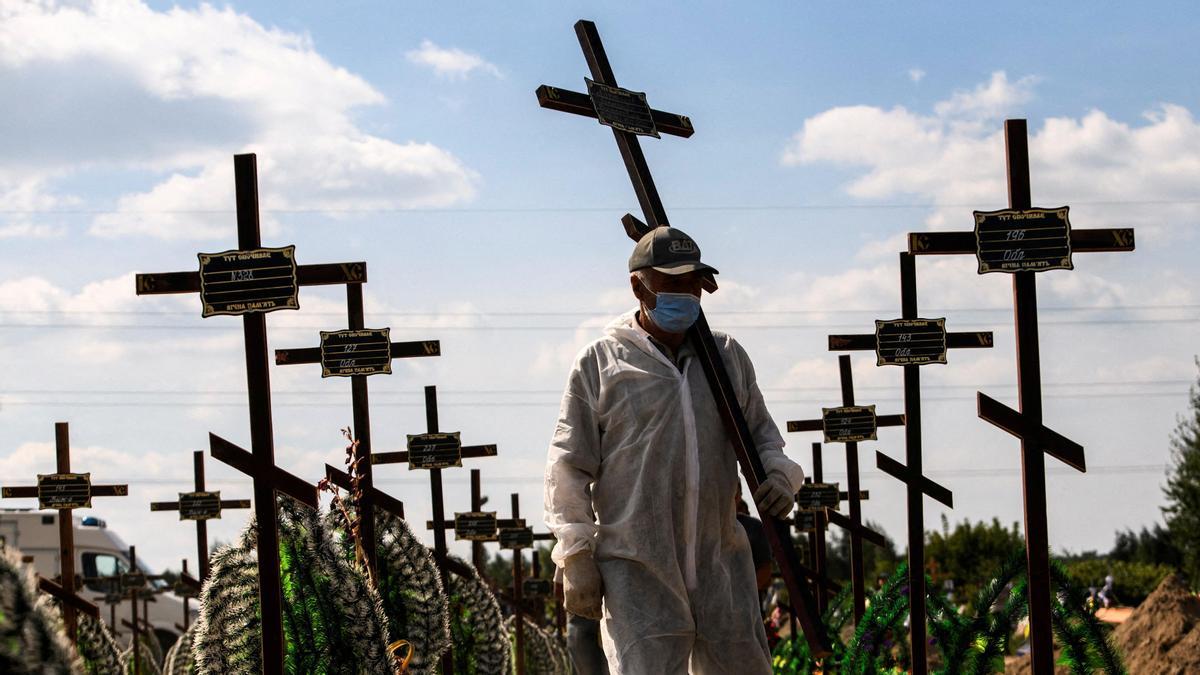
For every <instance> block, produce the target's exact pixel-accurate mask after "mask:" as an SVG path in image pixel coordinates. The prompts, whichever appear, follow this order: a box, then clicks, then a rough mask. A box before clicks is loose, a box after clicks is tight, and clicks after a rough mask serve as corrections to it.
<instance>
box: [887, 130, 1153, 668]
mask: <svg viewBox="0 0 1200 675" xmlns="http://www.w3.org/2000/svg"><path fill="white" fill-rule="evenodd" d="M1004 146H1005V158H1006V164H1007V170H1008V205H1009V209H1007V210H1006V211H1009V212H1013V213H1015V214H1031V216H1030V217H1029V218H1023V219H1021V220H1009V221H1000V220H997V221H995V222H996V223H1000V222H1007V223H1011V225H1010V226H1009V230H1008V231H1011V232H1014V233H1018V232H1022V231H1025V232H1031V230H1030V229H1028V228H1026V227H1025V225H1024V224H1023V222H1045V221H1037V218H1035V217H1034V216H1036V215H1037V214H1038V212H1039V211H1046V210H1045V209H1034V208H1033V204H1032V199H1031V197H1030V186H1029V139H1028V132H1027V125H1026V122H1025V120H1021V119H1013V120H1006V121H1005V122H1004ZM1049 211H1055V212H1058V211H1062V216H1061V219H1059V218H1058V217H1057V216H1055V218H1054V219H1050V218H1047V219H1045V220H1046V221H1048V220H1054V221H1055V224H1054V229H1053V230H1052V231H1051V230H1047V232H1052V234H1053V235H1054V236H1058V234H1059V230H1058V228H1059V227H1062V228H1063V229H1065V231H1066V241H1067V245H1068V246H1067V248H1068V249H1069V251H1068V254H1069V255H1073V254H1074V253H1091V252H1118V251H1132V250H1134V232H1133V230H1132V229H1129V228H1116V229H1112V228H1104V229H1089V230H1077V229H1072V228H1071V227H1070V225H1069V223H1067V213H1066V208H1065V207H1063V208H1061V209H1049ZM996 213H1004V211H1002V212H977V213H976V214H975V217H976V223H977V225H976V229H975V230H974V231H971V232H921V233H910V234H909V235H908V251H909V253H911V254H913V255H953V254H967V255H974V256H976V259H977V261H978V262H979V272H980V273H981V274H982V273H985V272H993V271H1002V272H1011V273H1012V276H1013V309H1014V312H1013V313H1014V324H1015V328H1016V338H1017V398H1018V399H1019V401H1020V405H1019V408H1020V410H1019V411H1017V410H1013V409H1012V408H1009V407H1008V406H1006V405H1004V404H1002V403H1000V402H999V401H996V400H995V399H993V398H991V397H989V396H987V395H985V394H984V393H983V392H978V394H977V398H978V405H979V416H980V417H981V418H983V419H984V420H986V421H988V422H990V423H992V424H994V425H996V426H998V427H1000V428H1001V429H1004V430H1005V431H1007V432H1009V433H1010V434H1012V435H1014V436H1016V437H1018V438H1020V439H1021V477H1022V492H1023V495H1024V502H1025V548H1026V555H1027V558H1026V566H1027V570H1028V577H1029V587H1028V592H1029V623H1030V644H1031V646H1032V656H1031V658H1032V665H1033V672H1034V673H1035V674H1036V675H1049V674H1050V673H1052V672H1053V671H1054V633H1053V627H1052V625H1051V618H1050V617H1051V601H1050V553H1049V550H1050V542H1049V534H1048V532H1047V528H1046V517H1047V515H1046V458H1045V455H1046V454H1048V455H1050V456H1052V457H1054V458H1056V459H1058V460H1059V461H1062V462H1063V463H1065V464H1067V465H1068V466H1071V467H1074V468H1075V469H1077V470H1078V471H1081V472H1082V471H1085V470H1086V464H1085V462H1084V454H1083V446H1081V445H1079V444H1078V443H1075V442H1074V441H1071V440H1070V439H1068V438H1066V437H1065V436H1062V435H1061V434H1059V433H1057V432H1055V431H1053V430H1051V429H1050V428H1048V427H1046V426H1045V425H1044V424H1043V423H1042V374H1041V356H1040V354H1039V347H1038V324H1037V278H1036V274H1037V273H1038V271H1044V270H1047V269H1053V268H1054V266H1052V265H1045V266H1041V267H1032V266H1029V265H1025V266H1017V267H1010V268H1005V266H1004V265H1003V263H1004V262H1005V261H1004V260H1001V261H1000V262H1001V265H1000V268H1001V269H998V270H993V269H992V266H993V262H994V260H993V259H991V258H990V257H989V256H990V255H991V253H990V252H988V251H984V250H983V247H982V245H981V239H980V237H981V235H980V232H981V228H980V225H979V218H980V216H983V217H984V220H985V221H987V220H988V218H989V217H991V216H992V215H994V214H996ZM1022 221H1023V222H1022ZM1059 221H1061V222H1059ZM1039 227H1040V225H1039ZM982 231H983V232H985V233H990V232H994V231H996V230H995V229H994V228H991V227H988V228H983V229H982ZM1001 231H1003V230H1001ZM1026 236H1027V237H1028V236H1030V235H1028V234H1027V235H1026ZM1039 236H1040V235H1039ZM1004 239H1005V240H1006V241H1007V240H1010V239H1011V240H1013V241H1022V239H1021V238H1020V235H1018V234H1013V235H1012V236H1011V237H1010V236H1009V235H1007V234H1006V235H1004ZM1051 243H1053V244H1055V245H1057V244H1059V242H1058V241H1057V240H1055V241H1053V242H1051ZM1008 250H1014V251H1015V250H1018V249H1016V248H1012V249H1008ZM1054 253H1058V249H1055V250H1054ZM1069 255H1068V264H1070V260H1069ZM1014 256H1015V254H1010V256H1009V257H1014ZM1001 257H1003V256H1001ZM1010 262H1011V261H1010ZM1060 262H1061V261H1060ZM1060 267H1062V268H1064V269H1066V268H1067V265H1060ZM985 268H986V269H985ZM1035 270H1038V271H1035Z"/></svg>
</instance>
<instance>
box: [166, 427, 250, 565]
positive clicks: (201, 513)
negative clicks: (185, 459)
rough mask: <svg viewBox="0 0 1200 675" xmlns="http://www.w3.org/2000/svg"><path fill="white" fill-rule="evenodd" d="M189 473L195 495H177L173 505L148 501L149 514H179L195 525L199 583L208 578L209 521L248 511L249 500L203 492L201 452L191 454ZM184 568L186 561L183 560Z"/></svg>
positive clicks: (188, 493)
mask: <svg viewBox="0 0 1200 675" xmlns="http://www.w3.org/2000/svg"><path fill="white" fill-rule="evenodd" d="M192 474H193V476H194V477H195V481H196V490H195V491H194V492H180V493H179V499H177V500H175V501H173V502H150V510H151V511H178V512H179V520H193V521H195V522H196V560H197V561H198V564H199V566H200V579H199V581H200V582H201V583H203V582H204V580H205V579H208V521H210V520H212V519H213V518H220V517H221V511H223V510H225V509H248V508H250V500H249V499H221V493H220V491H217V492H208V491H206V490H205V489H204V453H203V452H201V451H200V450H197V451H195V452H193V453H192ZM184 565H185V569H186V565H187V561H184Z"/></svg>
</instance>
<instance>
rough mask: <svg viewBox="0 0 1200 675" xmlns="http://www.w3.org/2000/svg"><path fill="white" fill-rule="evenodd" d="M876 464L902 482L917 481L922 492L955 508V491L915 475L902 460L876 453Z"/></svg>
mask: <svg viewBox="0 0 1200 675" xmlns="http://www.w3.org/2000/svg"><path fill="white" fill-rule="evenodd" d="M875 466H876V467H877V468H879V470H880V471H883V472H884V473H886V474H888V475H890V476H891V477H892V478H895V479H896V480H898V481H900V482H902V483H911V482H913V481H916V482H917V484H918V485H920V486H921V492H923V493H925V494H927V495H929V496H930V497H933V498H934V499H936V500H937V501H939V502H941V503H942V504H945V505H946V506H947V507H949V508H954V493H953V492H951V491H949V490H947V489H946V488H944V487H942V486H941V485H938V484H937V483H935V482H933V481H932V480H930V479H928V478H926V477H925V476H913V475H912V472H911V471H909V470H908V467H907V466H904V465H903V464H901V463H900V462H897V461H896V460H894V459H892V458H891V457H888V456H887V455H885V454H883V453H882V452H876V453H875Z"/></svg>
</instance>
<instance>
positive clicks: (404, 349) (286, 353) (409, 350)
mask: <svg viewBox="0 0 1200 675" xmlns="http://www.w3.org/2000/svg"><path fill="white" fill-rule="evenodd" d="M441 354H442V343H441V342H440V341H439V340H414V341H411V342H393V343H391V349H390V350H389V352H388V356H389V357H391V358H393V359H407V358H413V357H418V356H441ZM320 362H321V348H320V347H301V348H300V349H276V350H275V365H277V366H286V365H293V364H298V363H320Z"/></svg>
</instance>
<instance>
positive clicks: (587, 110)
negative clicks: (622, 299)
mask: <svg viewBox="0 0 1200 675" xmlns="http://www.w3.org/2000/svg"><path fill="white" fill-rule="evenodd" d="M575 34H576V35H577V36H578V38H579V45H580V47H581V48H582V49H583V55H584V58H585V59H586V60H587V63H588V68H589V70H590V71H591V75H592V78H593V79H594V81H589V82H588V90H589V93H588V94H581V93H576V92H572V91H567V90H564V89H559V88H557V87H549V86H546V85H543V86H541V87H538V89H537V97H538V103H539V104H540V105H541V106H542V107H544V108H549V109H551V110H559V111H562V112H568V113H572V114H577V115H583V116H585V117H595V118H597V119H598V120H599V121H600V123H601V124H604V125H606V126H609V127H611V128H612V130H613V137H614V138H615V139H616V142H617V148H618V149H619V150H620V153H621V158H622V159H623V160H624V162H625V168H626V170H627V172H628V174H629V179H630V182H631V183H632V184H633V190H634V193H635V194H636V195H637V199H638V203H639V204H640V205H641V207H642V214H643V216H644V217H645V219H646V220H645V223H649V225H646V224H645V223H643V222H642V221H640V220H638V219H637V218H635V217H633V216H632V215H629V214H626V216H625V217H624V218H622V223H623V224H624V226H625V232H626V234H628V235H629V237H630V238H632V239H633V240H635V241H636V240H638V239H640V238H641V237H642V235H643V234H645V233H646V232H648V231H649V230H650V229H651V228H655V227H665V226H667V225H669V224H670V223H669V221H668V219H667V212H666V209H665V208H664V207H663V203H662V199H661V198H659V195H658V189H657V188H656V187H655V186H654V178H653V177H652V176H651V175H650V168H649V166H648V165H647V164H646V158H645V156H644V155H643V154H642V149H641V146H640V145H639V144H638V139H637V137H638V136H639V135H644V136H655V137H657V136H658V135H659V132H661V133H665V134H671V135H673V136H681V137H683V138H687V137H689V136H691V135H692V133H693V132H694V129H693V128H692V123H691V120H689V119H688V118H687V117H684V116H682V115H676V114H674V113H668V112H663V111H661V110H655V109H652V108H650V106H649V105H648V104H647V103H646V99H645V95H644V94H640V93H638V92H632V91H629V90H626V89H621V88H620V87H618V86H617V79H616V76H615V75H614V74H613V70H612V66H611V65H610V64H609V62H608V55H607V54H606V53H605V51H604V45H603V44H602V43H601V41H600V34H599V32H598V31H597V30H596V24H594V23H592V22H591V21H579V22H577V23H576V24H575ZM706 288H707V289H708V290H709V291H710V292H711V291H713V290H715V289H716V283H715V281H711V280H710V282H709V283H707V284H706ZM688 341H689V342H690V343H691V345H692V348H693V349H694V351H695V352H696V354H697V357H698V358H699V360H700V363H701V365H702V367H703V368H704V374H705V377H706V378H707V379H708V383H709V387H710V389H711V390H712V394H713V399H714V400H715V402H716V405H717V409H718V411H719V412H720V415H721V421H722V422H723V423H724V425H725V431H726V433H727V434H728V436H729V441H730V444H731V445H732V446H733V449H734V452H735V453H736V454H737V458H738V464H739V465H740V466H741V470H742V474H743V475H744V476H745V478H746V482H747V484H748V485H749V489H750V492H751V493H754V491H755V490H757V489H758V486H759V484H760V483H761V482H762V481H764V480H766V478H767V472H766V469H765V468H764V466H763V463H762V458H761V457H759V455H758V452H757V451H756V446H755V443H754V438H753V436H752V435H751V434H750V428H749V426H748V425H747V424H746V419H745V415H744V414H743V412H742V409H741V407H740V406H739V405H738V402H737V401H738V399H737V395H736V393H735V391H734V389H733V384H732V382H731V381H730V379H729V373H728V372H727V371H726V370H725V364H724V362H722V360H721V354H720V352H718V351H717V344H716V341H715V340H714V339H713V336H712V331H711V330H710V329H709V327H708V320H707V319H705V317H704V313H703V312H701V314H700V317H699V318H698V319H697V320H696V323H695V324H693V326H692V327H691V328H690V329H689V330H688ZM759 515H760V517H761V518H762V521H763V526H764V527H763V530H764V531H765V532H766V534H767V540H768V541H769V542H770V544H771V550H772V551H773V552H774V554H775V560H776V562H777V563H778V565H779V568H780V574H781V575H782V576H783V579H784V582H785V584H786V585H787V588H788V593H789V596H790V597H791V599H792V603H793V605H794V606H795V607H796V609H797V610H798V612H799V614H800V624H801V627H802V628H803V629H804V634H805V636H806V637H807V638H808V643H809V648H810V650H811V653H812V654H813V655H814V657H816V658H823V657H824V656H827V655H828V654H830V653H831V652H830V645H829V640H828V638H827V637H826V635H825V631H824V630H823V629H822V628H821V620H820V616H819V615H818V614H817V613H816V612H815V611H814V610H815V605H814V604H813V601H812V594H811V593H810V590H809V588H808V586H807V584H806V583H804V582H803V580H802V572H801V564H800V560H799V558H798V556H797V554H796V550H795V547H794V546H793V545H792V539H791V531H790V528H789V526H788V523H787V522H786V521H785V520H782V519H777V518H772V517H770V516H769V515H768V514H766V513H763V512H762V511H760V512H759Z"/></svg>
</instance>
